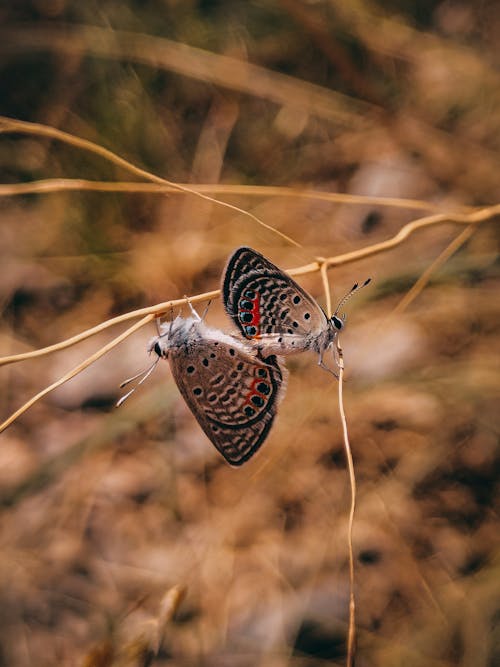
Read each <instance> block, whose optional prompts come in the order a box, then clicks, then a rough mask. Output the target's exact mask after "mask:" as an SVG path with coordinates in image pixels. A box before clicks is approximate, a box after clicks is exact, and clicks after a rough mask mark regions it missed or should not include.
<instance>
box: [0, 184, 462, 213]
mask: <svg viewBox="0 0 500 667" xmlns="http://www.w3.org/2000/svg"><path fill="white" fill-rule="evenodd" d="M178 186H179V187H174V186H172V185H160V184H159V183H137V182H135V181H91V180H87V179H84V178H47V179H43V180H40V181H31V182H29V183H9V184H0V197H14V196H17V195H26V194H47V193H51V192H73V191H85V190H88V191H90V192H129V193H130V192H138V193H149V194H159V195H162V194H165V193H169V194H192V193H193V192H197V193H200V192H201V193H212V194H224V195H242V196H249V197H291V198H296V199H313V200H317V201H328V202H332V203H334V204H358V205H359V206H387V207H392V208H398V209H412V210H422V211H434V212H439V211H442V209H443V207H442V206H437V205H436V204H433V203H431V202H426V201H424V200H421V199H405V198H403V197H373V196H370V195H353V194H347V193H344V192H323V191H322V190H312V189H310V188H300V187H282V186H268V185H231V184H226V183H196V184H194V183H190V184H187V183H178ZM179 188H182V189H179ZM472 210H474V209H472V208H471V207H463V211H464V212H469V211H472Z"/></svg>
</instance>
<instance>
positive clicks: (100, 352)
mask: <svg viewBox="0 0 500 667" xmlns="http://www.w3.org/2000/svg"><path fill="white" fill-rule="evenodd" d="M154 319H155V316H154V315H153V314H150V315H146V317H144V318H143V319H142V320H139V322H136V323H135V324H133V325H132V326H131V327H130V328H129V329H127V330H126V331H124V332H123V333H122V334H120V335H119V336H117V337H116V338H114V339H113V340H112V341H110V342H109V343H107V344H106V345H104V346H103V347H101V349H100V350H97V352H94V354H92V355H91V356H90V357H87V359H85V361H82V363H80V364H78V365H77V366H75V367H74V368H72V369H71V370H70V371H68V372H67V373H66V374H65V375H63V376H62V377H61V378H59V380H56V382H53V383H52V384H51V385H49V386H48V387H45V389H43V390H42V391H40V392H39V393H38V394H36V395H35V396H33V397H32V398H30V400H29V401H27V402H26V403H24V405H22V406H21V407H20V408H19V409H18V410H16V411H15V412H14V413H13V414H11V415H10V417H8V418H7V419H6V420H5V421H4V422H2V423H1V424H0V433H1V432H2V431H4V430H5V429H6V428H7V427H8V426H10V424H12V422H13V421H15V420H16V419H17V418H18V417H20V416H21V415H22V414H23V413H24V412H26V410H28V409H29V408H31V406H32V405H34V404H35V403H36V402H37V401H39V400H40V399H41V398H43V397H44V396H46V395H47V394H49V393H50V392H51V391H53V390H54V389H57V388H58V387H60V386H61V385H62V384H64V383H65V382H67V381H68V380H71V378H73V377H75V375H78V373H81V372H82V371H83V370H85V368H87V367H88V366H90V365H91V364H93V363H94V361H97V360H98V359H100V358H101V357H102V356H104V355H105V354H106V353H107V352H109V351H110V350H112V349H113V348H114V347H116V346H117V345H119V344H120V343H121V342H122V341H124V340H125V339H126V338H128V336H130V335H131V334H133V333H134V332H135V331H137V330H138V329H140V328H141V327H143V326H144V325H145V324H148V323H149V322H152V321H153V320H154Z"/></svg>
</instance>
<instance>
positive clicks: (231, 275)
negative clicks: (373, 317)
mask: <svg viewBox="0 0 500 667" xmlns="http://www.w3.org/2000/svg"><path fill="white" fill-rule="evenodd" d="M368 282H369V281H366V282H365V283H364V285H366V284H368ZM364 285H363V286H364ZM357 288H358V286H357V285H355V286H354V287H353V289H352V290H351V291H350V292H349V293H348V295H346V297H344V299H342V301H341V302H340V304H339V306H338V307H337V310H336V311H335V314H334V315H333V317H331V318H330V319H329V318H328V317H327V316H326V314H325V313H324V311H323V310H322V309H321V307H320V306H319V305H318V304H317V303H316V301H315V300H314V299H313V298H312V297H311V296H310V295H309V294H308V293H307V292H306V291H304V290H303V289H302V287H300V285H298V284H297V283H296V282H295V281H294V280H293V279H292V278H290V276H288V275H287V274H286V273H284V272H283V271H281V270H280V269H279V268H278V267H277V266H275V265H274V264H272V263H271V262H270V261H269V260H267V259H266V258H265V257H263V256H262V255H261V254H260V253H258V252H256V251H255V250H252V249H251V248H246V247H243V248H238V249H237V250H236V251H235V252H234V253H233V254H232V255H231V257H230V258H229V261H228V264H227V266H226V269H225V271H224V276H223V280H222V296H223V301H224V308H225V310H226V312H227V314H228V315H229V317H230V318H231V319H232V321H233V322H234V324H235V325H236V326H237V327H238V329H239V331H240V334H241V337H236V336H230V335H227V334H224V333H222V332H221V331H219V330H218V329H214V328H211V327H208V326H206V325H205V324H204V322H203V321H202V319H201V318H200V317H199V316H198V314H197V313H196V311H194V309H193V308H191V310H192V315H193V316H192V317H189V318H186V319H184V318H181V317H177V318H176V319H175V320H174V321H173V322H169V323H166V324H163V325H162V327H161V332H160V335H159V336H158V337H157V338H155V339H154V340H153V341H152V343H151V345H150V350H151V351H154V352H155V353H156V354H157V355H158V358H165V359H168V361H169V364H170V368H171V370H172V374H173V376H174V379H175V381H176V383H177V386H178V387H179V390H180V392H181V394H182V396H183V397H184V400H185V401H186V403H187V404H188V406H189V407H190V409H191V411H192V413H193V414H194V416H195V417H196V419H197V420H198V423H199V424H200V426H201V427H202V429H203V430H204V431H205V433H206V435H207V436H208V437H209V439H210V440H211V441H212V443H213V444H214V445H215V447H216V448H217V449H218V450H219V452H220V453H221V454H222V456H224V458H225V459H226V461H227V462H228V463H230V464H231V465H234V466H239V465H241V464H242V463H244V462H245V461H247V460H248V459H249V458H250V457H251V456H253V454H255V452H256V451H257V450H258V449H259V447H260V446H261V445H262V443H263V442H264V440H265V438H266V437H267V435H268V433H269V430H270V429H271V426H272V424H273V421H274V418H275V416H276V411H277V406H278V403H279V401H280V400H281V398H282V397H283V395H284V392H285V389H286V377H287V371H286V369H285V367H284V365H283V363H282V361H281V360H280V359H279V358H278V356H277V355H287V354H295V353H298V352H303V351H305V350H314V351H315V352H317V353H318V355H319V361H318V363H319V365H320V366H322V367H323V368H325V369H327V370H330V369H328V367H327V366H325V365H324V363H323V355H324V353H325V352H326V351H327V350H328V349H329V348H330V347H331V346H332V344H333V343H334V342H335V339H336V337H337V335H338V333H339V331H341V329H342V328H343V326H344V321H345V316H343V315H339V313H338V310H339V308H340V307H341V305H342V304H343V303H344V302H345V300H346V299H347V298H348V297H349V296H350V295H351V294H352V293H353V292H354V291H355V290H356V289H357ZM151 370H152V369H151ZM330 372H333V371H330ZM148 375H149V373H148ZM145 377H146V376H145ZM145 377H144V378H143V380H144V379H145ZM143 380H141V382H142V381H143ZM124 398H125V397H124Z"/></svg>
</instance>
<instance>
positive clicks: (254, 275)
mask: <svg viewBox="0 0 500 667" xmlns="http://www.w3.org/2000/svg"><path fill="white" fill-rule="evenodd" d="M369 282H370V279H368V280H366V281H365V282H364V283H363V284H362V285H357V284H356V285H354V286H353V288H352V289H351V290H350V291H349V292H348V293H347V294H346V295H345V297H344V298H343V299H342V300H341V301H340V303H339V305H338V306H337V308H336V310H335V313H334V314H333V316H332V317H330V318H328V317H327V316H326V314H325V312H324V311H323V309H322V308H321V307H320V306H319V304H318V303H317V302H316V301H315V299H314V298H313V297H312V296H311V295H310V294H308V293H307V292H306V291H305V290H304V289H302V287H301V286H300V285H299V284H298V283H296V282H295V280H293V278H291V277H290V276H289V275H288V274H287V273H285V272H284V271H282V270H281V269H279V268H278V267H277V266H275V265H274V264H273V263H272V262H270V261H269V260H268V259H266V258H265V257H264V256H263V255H261V254H260V253H258V252H256V251H255V250H252V248H246V247H242V248H238V249H237V250H235V251H234V253H233V254H232V255H231V257H230V258H229V260H228V263H227V266H226V268H225V271H224V274H223V278H222V298H223V301H224V308H225V310H226V312H227V314H228V315H229V317H230V318H231V319H232V320H233V322H234V324H235V325H236V326H237V327H238V329H239V331H240V333H241V334H242V336H243V337H244V338H245V339H247V340H249V341H251V342H252V343H253V344H254V346H255V347H256V348H257V349H259V350H260V352H261V353H262V355H263V356H267V355H275V354H280V355H287V354H296V353H298V352H303V351H305V350H313V351H314V352H316V353H317V354H318V356H319V359H318V364H319V365H320V366H321V367H322V368H324V369H325V370H327V371H329V372H330V373H333V375H335V376H336V373H334V372H333V371H332V370H331V369H330V368H328V366H326V365H325V364H324V363H323V355H324V353H325V352H326V351H327V350H328V349H329V348H330V347H332V345H333V343H334V342H335V340H336V338H337V336H338V334H339V332H340V331H341V330H342V329H343V327H344V324H345V315H343V314H340V313H339V310H340V308H341V307H342V306H343V305H344V303H345V302H346V301H347V299H349V298H350V297H351V296H352V294H354V292H356V291H357V290H358V289H361V288H362V287H365V286H366V285H367V284H368V283H369Z"/></svg>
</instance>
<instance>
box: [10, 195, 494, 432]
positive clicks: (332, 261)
mask: <svg viewBox="0 0 500 667" xmlns="http://www.w3.org/2000/svg"><path fill="white" fill-rule="evenodd" d="M499 213H500V205H496V206H491V207H487V208H485V209H480V210H479V211H475V212H473V213H470V214H456V215H445V214H439V215H434V216H427V217H425V218H421V219H419V220H414V221H413V222H410V223H408V224H407V225H405V226H404V227H402V228H401V229H400V231H399V232H398V233H397V234H396V235H395V236H393V237H392V238H390V239H388V240H387V241H382V242H381V243H376V244H374V245H371V246H367V247H366V248H361V249H359V250H355V251H353V252H350V253H346V254H344V255H338V256H336V257H330V258H324V259H321V260H319V261H318V260H317V261H315V262H313V263H311V264H306V265H304V266H302V267H299V268H296V269H290V270H289V271H288V273H289V274H290V275H292V276H297V275H305V274H307V273H315V272H317V271H318V270H321V271H324V272H326V271H327V269H328V268H329V267H332V266H338V265H340V264H346V263H349V262H353V261H355V260H357V259H361V258H363V257H368V256H370V255H375V254H377V253H380V252H384V251H386V250H389V249H391V248H394V247H395V246H397V245H399V244H400V243H402V242H403V241H405V240H406V239H407V238H408V237H409V236H410V235H411V234H412V233H414V232H415V231H417V230H418V229H422V228H425V227H429V226H432V225H438V224H443V223H449V222H454V223H458V224H470V225H475V224H479V223H481V222H483V221H485V220H488V219H490V218H492V217H494V216H496V215H498V214H499ZM325 276H326V273H325ZM324 279H325V278H324ZM325 293H326V294H327V299H329V298H330V297H329V296H328V295H329V290H326V291H325ZM219 295H220V292H219V290H214V291H212V292H206V293H204V294H198V295H195V296H192V297H188V298H185V299H179V300H176V301H168V302H164V303H162V304H159V305H157V306H151V307H148V308H143V309H140V310H136V311H133V312H130V313H126V314H125V315H122V316H119V317H116V318H113V319H111V320H107V321H106V322H103V323H101V324H100V325H98V326H96V327H93V328H92V329H88V330H87V331H84V332H82V333H81V334H78V335H77V336H73V337H72V338H70V339H68V340H66V341H62V342H60V343H57V344H56V345H51V346H49V347H46V348H43V349H40V350H35V351H33V352H27V353H22V354H18V355H9V356H8V357H3V358H2V359H0V366H1V365H5V364H8V363H13V362H16V361H22V360H25V359H29V358H33V357H36V356H41V355H44V354H49V353H51V352H55V351H58V350H62V349H64V348H66V347H69V346H70V345H74V344H75V343H77V342H80V341H82V340H84V339H85V338H88V337H90V336H92V335H94V334H96V333H97V332H99V331H102V330H104V329H106V328H108V327H110V326H113V325H115V324H117V323H119V322H124V321H126V320H129V319H135V318H136V317H141V316H144V315H146V317H144V319H143V320H141V321H140V322H138V323H136V324H135V325H133V327H131V328H130V329H128V330H127V331H126V332H124V333H123V334H121V336H119V337H118V338H116V339H115V340H114V341H112V342H111V343H109V344H108V345H106V346H104V347H103V348H102V349H101V350H99V351H98V352H96V353H95V354H94V355H92V356H91V357H89V359H87V360H86V361H85V362H83V364H81V365H79V366H77V367H75V368H74V369H73V370H72V371H70V372H69V373H68V374H66V375H65V376H63V377H62V378H60V380H58V381H57V382H55V383H53V384H52V385H50V386H49V387H47V388H46V389H44V390H43V391H41V392H39V393H38V394H37V395H36V396H34V397H33V398H31V399H30V400H29V401H28V402H27V403H25V404H24V405H23V406H22V407H21V408H19V410H16V412H14V413H13V414H12V415H11V416H10V417H9V418H8V419H6V420H5V421H4V422H3V423H2V424H0V431H2V430H4V429H5V428H6V427H7V426H9V425H10V424H11V423H12V422H13V421H15V420H16V419H17V417H19V416H20V415H21V414H23V413H24V412H25V411H26V410H27V409H28V408H30V407H31V406H32V405H33V404H34V403H36V402H37V401H38V400H40V398H43V396H45V395H46V394H48V393H49V392H51V391H52V390H53V389H56V388H57V387H59V386H60V385H61V384H64V382H67V380H69V379H71V378H72V377H74V376H75V375H77V374H78V373H79V372H80V371H81V370H83V369H84V368H86V367H87V366H88V365H90V364H91V363H93V362H94V361H95V360H96V359H99V358H100V357H101V356H103V355H104V354H105V353H106V352H107V351H108V350H110V349H111V348H112V347H114V346H115V345H117V344H118V343H119V342H121V341H122V340H124V339H125V338H126V337H127V336H129V335H130V334H131V333H133V332H134V331H136V330H137V329H139V328H140V327H142V326H144V325H145V324H147V323H148V322H150V321H151V320H152V319H154V317H155V316H158V315H161V314H162V313H164V312H167V311H168V310H169V309H170V308H171V307H172V306H177V305H183V304H185V303H187V302H188V301H191V302H193V303H196V302H199V301H208V300H210V299H214V298H216V297H218V296H219ZM328 307H329V309H331V303H330V302H329V306H328Z"/></svg>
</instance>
